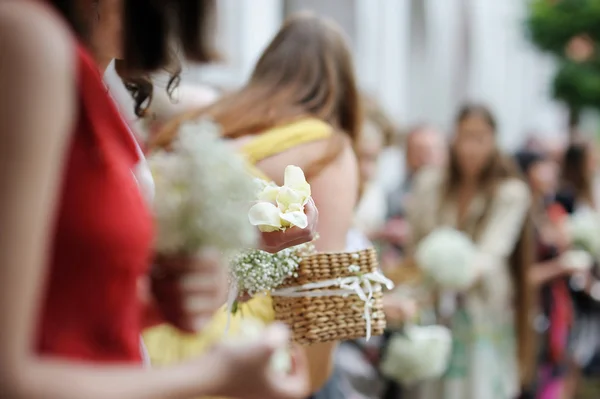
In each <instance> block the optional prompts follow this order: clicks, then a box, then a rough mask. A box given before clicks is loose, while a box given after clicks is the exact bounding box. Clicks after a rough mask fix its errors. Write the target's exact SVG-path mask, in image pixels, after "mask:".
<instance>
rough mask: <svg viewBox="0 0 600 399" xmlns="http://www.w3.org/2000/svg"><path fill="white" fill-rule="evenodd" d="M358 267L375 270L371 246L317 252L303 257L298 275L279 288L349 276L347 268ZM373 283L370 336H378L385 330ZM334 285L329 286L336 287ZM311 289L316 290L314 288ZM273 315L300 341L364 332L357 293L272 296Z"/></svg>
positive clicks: (379, 295)
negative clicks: (342, 251)
mask: <svg viewBox="0 0 600 399" xmlns="http://www.w3.org/2000/svg"><path fill="white" fill-rule="evenodd" d="M351 265H356V266H359V267H360V273H361V274H366V273H373V272H376V271H377V270H378V263H377V253H376V252H375V250H374V249H367V250H363V251H358V252H344V253H318V254H314V255H309V256H306V257H305V258H304V259H303V261H302V263H300V266H299V268H298V273H297V275H298V277H294V278H289V279H287V280H286V281H285V282H284V283H283V285H282V286H281V288H284V287H293V286H300V285H304V284H308V283H315V282H319V281H324V280H331V279H336V278H339V277H351V276H355V275H356V273H352V272H351V271H350V270H349V269H348V268H349V267H350V266H351ZM372 284H373V287H374V293H373V299H374V301H373V305H372V308H371V335H373V336H375V335H381V334H383V330H384V329H385V316H384V313H383V304H382V291H381V289H376V288H375V287H379V285H378V284H374V283H372ZM336 288H337V287H331V289H336ZM311 291H319V289H313V290H311ZM273 306H274V309H275V318H276V319H277V320H280V321H282V322H284V323H286V324H287V325H288V326H291V328H292V339H293V341H294V342H297V343H300V344H315V343H320V342H329V341H342V340H350V339H356V338H361V337H364V336H365V335H366V331H367V330H366V328H367V325H366V320H365V319H364V317H363V315H364V309H365V303H364V301H362V300H361V299H360V298H359V297H358V295H356V294H349V295H347V296H345V297H344V296H319V297H300V298H288V297H280V296H274V297H273Z"/></svg>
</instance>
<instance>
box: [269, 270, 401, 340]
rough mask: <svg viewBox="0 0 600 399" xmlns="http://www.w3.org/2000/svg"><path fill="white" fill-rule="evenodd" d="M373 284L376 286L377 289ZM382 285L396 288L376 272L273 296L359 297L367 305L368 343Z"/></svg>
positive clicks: (308, 285)
mask: <svg viewBox="0 0 600 399" xmlns="http://www.w3.org/2000/svg"><path fill="white" fill-rule="evenodd" d="M373 284H375V287H374V286H373ZM381 285H384V286H385V287H386V288H387V289H392V288H394V283H392V281H391V280H390V279H388V278H387V277H385V276H384V275H383V274H382V273H381V272H379V271H376V272H372V273H366V274H360V275H356V276H350V277H339V278H335V279H330V280H324V281H317V282H315V283H308V284H303V285H299V286H294V287H286V288H279V289H276V290H273V291H272V292H271V296H280V297H288V298H299V297H321V296H342V297H347V296H348V295H357V296H358V297H359V298H360V299H361V300H362V301H363V302H364V303H365V307H364V314H363V317H364V318H365V322H366V330H367V334H366V339H367V341H368V340H369V339H370V338H371V311H370V309H371V306H372V304H371V300H372V299H373V293H375V292H379V291H380V290H381ZM335 287H337V288H335ZM323 288H329V289H323ZM314 289H318V290H319V291H311V290H314Z"/></svg>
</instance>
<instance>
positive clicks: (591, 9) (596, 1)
mask: <svg viewBox="0 0 600 399" xmlns="http://www.w3.org/2000/svg"><path fill="white" fill-rule="evenodd" d="M527 26H528V30H529V34H530V37H531V40H532V42H533V43H534V44H535V45H536V46H537V47H538V48H540V49H541V50H543V51H548V52H551V53H553V54H555V55H557V56H564V50H565V47H566V46H567V44H568V43H569V41H570V40H571V39H572V38H573V37H575V36H578V35H582V34H585V35H588V36H589V37H590V38H591V39H592V40H593V41H594V42H598V41H600V0H532V2H531V6H530V15H529V18H528V19H527Z"/></svg>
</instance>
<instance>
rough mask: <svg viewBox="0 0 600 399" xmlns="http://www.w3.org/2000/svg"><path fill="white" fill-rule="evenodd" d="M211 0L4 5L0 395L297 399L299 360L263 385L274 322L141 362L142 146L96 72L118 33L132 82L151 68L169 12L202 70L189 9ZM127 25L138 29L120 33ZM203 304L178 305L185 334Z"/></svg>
mask: <svg viewBox="0 0 600 399" xmlns="http://www.w3.org/2000/svg"><path fill="white" fill-rule="evenodd" d="M44 3H50V5H51V6H55V8H54V9H53V8H52V7H48V5H47V4H44ZM209 3H210V2H208V1H176V0H164V1H158V2H156V1H134V0H100V1H93V0H72V1H68V0H60V1H59V0H56V1H50V2H40V1H18V0H14V1H3V2H1V3H0V46H1V47H2V59H1V60H0V87H1V88H2V90H0V165H1V167H0V193H1V195H0V225H1V226H2V231H3V233H2V234H0V326H2V328H1V329H0V331H1V332H0V397H2V398H5V397H6V398H27V399H30V398H32V399H36V398H47V399H54V398H57V399H58V398H60V399H69V398H73V399H90V398H92V399H93V398H102V399H105V398H106V399H109V398H123V399H135V398H150V399H151V398H157V399H158V398H166V397H168V398H189V397H195V396H204V395H210V396H235V397H240V398H261V399H262V398H264V399H267V398H277V399H279V398H299V397H302V396H303V395H305V391H306V376H305V371H304V370H305V368H304V367H303V366H302V365H300V367H296V369H295V371H294V372H293V373H291V374H290V375H288V376H280V375H278V376H277V377H275V376H273V375H272V374H271V371H270V370H271V369H270V367H269V364H270V355H271V354H272V353H273V351H274V350H275V348H276V347H278V346H279V345H281V344H282V343H285V342H286V340H287V332H286V331H285V330H282V329H281V328H277V327H275V328H272V329H269V330H267V332H266V334H265V336H264V337H262V339H261V340H259V341H257V342H255V343H253V344H251V345H246V346H241V347H240V346H236V347H235V349H232V348H231V347H227V346H218V347H216V348H215V349H214V351H212V352H211V353H210V354H208V355H206V356H204V357H203V358H199V359H195V360H193V361H191V362H189V363H187V364H182V365H179V366H176V367H173V368H166V369H160V370H158V369H157V370H152V369H144V368H142V367H141V354H140V350H139V348H140V333H141V330H142V328H143V325H144V320H143V317H142V315H143V305H142V302H141V300H140V298H139V293H138V290H137V287H138V286H139V285H140V284H139V282H140V281H142V280H143V278H144V276H145V275H146V274H147V272H148V266H149V264H150V261H151V258H152V250H151V244H152V238H153V234H152V233H153V232H152V222H151V217H150V214H149V212H148V209H147V208H146V205H145V203H144V200H143V198H142V195H141V191H140V188H139V187H138V182H137V179H136V178H135V176H134V173H133V170H134V168H135V166H136V165H137V164H138V162H139V160H140V155H139V151H138V148H137V144H136V142H135V140H134V139H133V137H132V136H131V134H130V132H129V130H128V128H127V126H126V125H125V124H124V122H123V120H122V119H121V116H120V115H119V113H118V112H117V109H116V107H115V105H114V104H113V102H112V101H111V99H110V97H109V96H108V94H107V90H106V88H105V86H104V85H103V83H102V77H101V71H102V69H103V68H105V67H106V65H107V64H108V62H109V61H110V59H111V58H113V57H115V56H118V55H121V51H120V49H119V47H120V46H119V43H121V41H122V37H121V36H124V38H125V40H124V41H123V42H124V43H125V47H124V50H125V51H123V53H124V55H125V59H126V60H127V62H128V66H129V68H130V70H131V71H138V72H143V71H150V70H152V69H155V68H158V67H160V66H162V65H163V64H164V63H165V60H166V51H164V50H165V45H166V42H167V38H166V33H167V32H170V31H171V30H170V29H169V28H170V27H169V24H168V23H167V22H168V21H174V20H177V19H176V18H171V17H172V15H170V14H168V13H167V11H169V10H172V11H173V12H178V15H177V16H179V17H181V18H180V22H181V23H180V25H179V26H178V27H177V28H179V29H177V30H173V31H176V32H178V34H179V35H180V36H181V37H182V47H183V48H184V50H185V51H186V53H189V54H191V55H195V56H196V58H200V59H201V58H202V54H199V53H198V50H199V49H200V48H201V47H200V46H198V45H197V44H198V43H197V40H198V37H199V36H200V35H199V34H198V32H197V30H196V28H198V27H199V26H201V18H191V15H193V14H190V10H191V11H193V12H195V13H197V15H200V16H201V15H206V12H203V11H206V10H205V7H207V4H209ZM165 6H167V7H171V8H169V9H167V8H165V9H163V7H165ZM123 9H124V10H125V11H126V12H125V14H124V18H122V17H121V15H122V13H121V11H122V10H123ZM54 11H59V14H62V18H61V17H60V16H59V15H57V14H56V13H55V12H54ZM136 11H139V15H135V13H136ZM78 16H92V17H93V18H90V21H86V18H78ZM135 17H137V18H139V19H140V20H139V24H138V25H137V26H134V25H132V24H128V21H131V20H133V19H135ZM64 21H66V22H69V23H70V25H71V26H69V27H68V26H67V24H65V23H64ZM121 21H122V29H121ZM144 23H146V25H144ZM199 24H200V25H199ZM78 29H79V30H78ZM121 30H122V31H123V34H121ZM144 30H146V31H144ZM84 31H86V32H87V33H89V35H83V34H81V32H84ZM74 32H78V33H74ZM84 38H88V39H89V40H84ZM88 48H90V49H92V51H91V52H90V53H88ZM219 270H221V269H220V267H219V265H218V260H216V259H214V258H213V257H205V258H203V259H200V260H195V261H193V262H192V261H187V262H184V263H183V267H181V268H180V269H178V270H176V272H177V273H178V274H179V276H182V275H185V274H186V273H183V271H185V272H187V274H188V275H190V274H191V275H193V276H195V277H198V276H200V277H204V278H207V277H214V276H215V275H218V271H219ZM177 273H175V272H173V271H171V274H172V275H174V274H177ZM192 288H193V289H192V291H191V292H183V291H178V292H177V295H178V298H179V299H180V300H181V301H184V300H185V299H189V298H198V297H200V298H205V299H210V298H212V297H215V299H214V302H215V304H214V305H213V306H217V305H218V304H217V302H218V301H219V299H218V298H217V297H218V296H219V293H218V292H215V291H214V290H212V291H203V292H201V291H202V290H201V289H200V288H199V287H192ZM209 308H211V306H208V307H207V308H206V309H200V310H198V309H196V310H193V311H192V310H190V309H186V308H184V307H181V311H180V312H179V315H180V317H179V318H178V321H179V322H180V324H181V325H184V326H185V325H186V324H187V325H190V323H192V324H193V322H194V320H195V319H196V318H197V317H198V315H201V314H202V313H203V312H209V311H212V309H209Z"/></svg>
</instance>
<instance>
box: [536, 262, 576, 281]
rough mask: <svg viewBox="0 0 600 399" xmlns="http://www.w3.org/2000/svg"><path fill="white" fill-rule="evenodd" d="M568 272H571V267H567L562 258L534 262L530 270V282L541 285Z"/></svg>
mask: <svg viewBox="0 0 600 399" xmlns="http://www.w3.org/2000/svg"><path fill="white" fill-rule="evenodd" d="M567 274H569V269H567V268H565V266H564V265H563V264H562V263H561V262H560V259H552V260H549V261H546V262H538V263H534V264H533V265H532V266H531V269H530V270H529V282H530V283H531V284H532V285H534V286H538V287H539V286H540V285H543V284H546V283H547V282H549V281H552V280H554V279H555V278H558V277H562V276H565V275H567Z"/></svg>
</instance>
